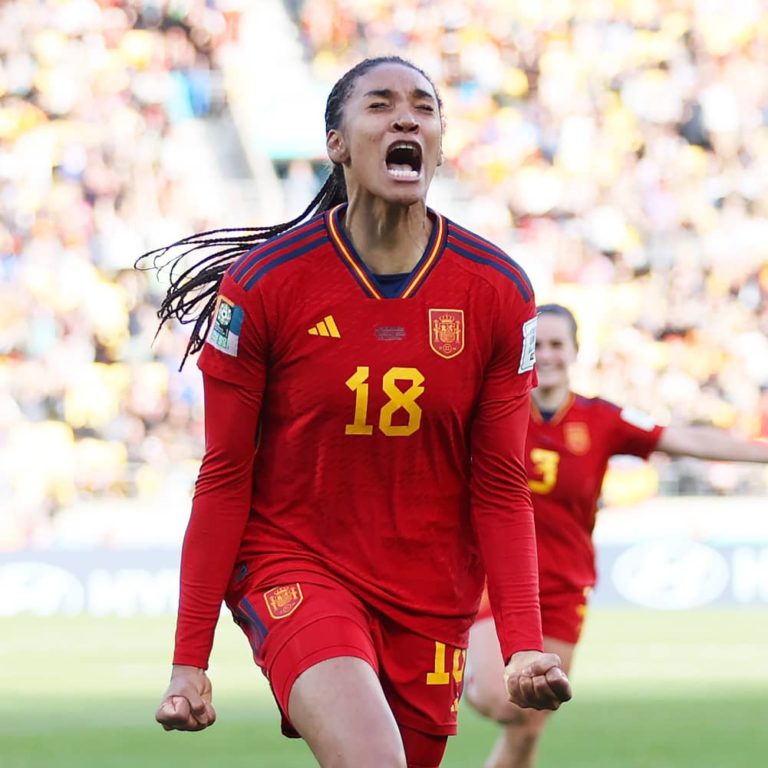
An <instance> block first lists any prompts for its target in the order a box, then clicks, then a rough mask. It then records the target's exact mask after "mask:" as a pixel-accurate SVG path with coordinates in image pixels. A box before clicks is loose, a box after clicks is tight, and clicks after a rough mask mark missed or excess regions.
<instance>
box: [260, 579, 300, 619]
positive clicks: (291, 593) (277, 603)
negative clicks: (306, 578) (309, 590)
mask: <svg viewBox="0 0 768 768" xmlns="http://www.w3.org/2000/svg"><path fill="white" fill-rule="evenodd" d="M303 600H304V595H303V594H302V592H301V584H298V583H296V584H285V585H283V586H282V587H273V588H272V589H269V590H267V591H266V592H265V593H264V602H265V603H266V604H267V610H268V611H269V615H270V616H271V617H272V618H273V619H284V618H286V617H287V616H290V615H291V614H292V613H293V612H294V611H295V610H296V609H297V608H298V607H299V606H300V605H301V603H302V601H303Z"/></svg>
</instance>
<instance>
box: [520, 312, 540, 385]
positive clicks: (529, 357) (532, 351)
mask: <svg viewBox="0 0 768 768" xmlns="http://www.w3.org/2000/svg"><path fill="white" fill-rule="evenodd" d="M538 319H539V318H538V317H532V318H531V319H530V320H527V321H526V322H524V323H523V351H522V354H521V355H520V367H519V368H518V369H517V372H518V373H526V372H527V371H532V370H533V366H534V365H536V321H537V320H538Z"/></svg>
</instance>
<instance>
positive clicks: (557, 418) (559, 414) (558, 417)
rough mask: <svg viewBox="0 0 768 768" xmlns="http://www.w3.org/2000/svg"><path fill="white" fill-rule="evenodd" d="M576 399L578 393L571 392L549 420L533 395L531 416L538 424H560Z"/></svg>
mask: <svg viewBox="0 0 768 768" xmlns="http://www.w3.org/2000/svg"><path fill="white" fill-rule="evenodd" d="M575 399H576V395H574V394H573V392H569V393H568V397H566V398H565V400H564V401H563V403H562V405H561V406H560V407H559V408H558V409H557V410H556V411H555V414H554V416H553V417H552V418H551V419H550V420H549V421H544V419H543V417H542V415H541V411H540V410H539V406H538V405H536V401H535V400H534V399H533V397H531V418H532V419H533V421H534V422H535V423H536V424H550V425H552V426H554V425H556V424H559V423H560V422H561V421H562V420H563V419H564V418H565V415H566V414H567V413H568V411H569V410H570V409H571V406H572V405H573V401H574V400H575Z"/></svg>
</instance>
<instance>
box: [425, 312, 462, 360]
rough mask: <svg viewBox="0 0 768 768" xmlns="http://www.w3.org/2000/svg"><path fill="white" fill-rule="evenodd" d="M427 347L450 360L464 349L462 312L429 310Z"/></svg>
mask: <svg viewBox="0 0 768 768" xmlns="http://www.w3.org/2000/svg"><path fill="white" fill-rule="evenodd" d="M429 346H430V347H432V351H433V352H437V354H438V355H440V357H444V358H445V359H446V360H450V358H452V357H456V355H458V354H460V353H461V351H462V350H463V349H464V310H463V309H430V310H429Z"/></svg>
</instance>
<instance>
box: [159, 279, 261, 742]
mask: <svg viewBox="0 0 768 768" xmlns="http://www.w3.org/2000/svg"><path fill="white" fill-rule="evenodd" d="M225 292H226V293H225ZM222 293H223V294H224V295H225V296H227V297H229V298H230V299H234V301H235V303H236V304H235V306H237V307H238V308H244V307H245V299H246V297H244V296H241V295H239V293H240V292H239V290H238V286H236V285H228V281H227V279H226V278H225V281H224V283H223V285H222ZM243 311H244V322H243V325H242V328H241V329H240V333H239V339H238V342H239V343H238V345H237V347H236V352H237V354H233V353H232V350H230V351H229V352H224V351H222V349H219V348H217V347H216V346H215V345H213V344H210V343H208V342H206V345H205V348H204V350H203V352H202V354H201V357H200V367H201V369H202V370H203V387H204V393H205V455H204V457H203V461H202V465H201V467H200V472H199V475H198V478H197V483H196V485H195V494H194V498H193V502H192V512H191V515H190V519H189V524H188V526H187V531H186V534H185V536H184V544H183V546H182V554H181V579H180V593H179V609H178V616H177V623H176V643H175V650H174V657H173V671H172V675H171V682H170V684H169V686H168V688H167V690H166V691H165V693H164V694H163V698H162V701H161V703H160V706H159V708H158V710H157V712H156V715H155V717H156V719H157V721H158V722H159V723H160V724H161V725H163V727H164V728H165V729H166V730H172V729H178V730H201V729H202V728H205V727H206V726H208V725H211V724H212V723H213V722H214V720H215V718H216V715H215V712H214V710H213V707H212V706H211V703H210V701H211V685H210V681H209V680H208V677H207V675H206V674H205V669H207V667H208V659H209V656H210V652H211V648H212V646H213V636H214V631H215V628H216V623H217V621H218V617H219V613H220V611H221V604H222V601H223V599H224V595H225V592H226V588H227V584H228V583H229V580H230V577H231V575H232V571H233V568H234V565H235V561H236V559H237V554H238V551H239V548H240V542H241V540H242V537H243V532H244V530H245V525H246V523H247V520H248V515H249V512H250V508H251V491H252V482H253V479H252V475H253V459H254V454H255V448H256V441H257V434H258V425H259V416H260V411H261V401H262V394H263V389H264V380H265V374H264V363H263V360H264V357H265V355H264V353H263V345H262V343H261V342H260V334H259V332H258V325H259V323H258V317H255V318H254V315H257V314H258V313H256V312H254V313H251V314H249V313H248V312H247V311H246V310H245V309H243ZM262 327H263V326H262Z"/></svg>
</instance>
